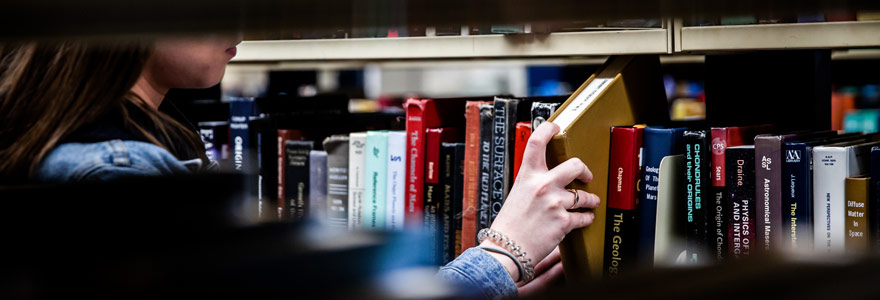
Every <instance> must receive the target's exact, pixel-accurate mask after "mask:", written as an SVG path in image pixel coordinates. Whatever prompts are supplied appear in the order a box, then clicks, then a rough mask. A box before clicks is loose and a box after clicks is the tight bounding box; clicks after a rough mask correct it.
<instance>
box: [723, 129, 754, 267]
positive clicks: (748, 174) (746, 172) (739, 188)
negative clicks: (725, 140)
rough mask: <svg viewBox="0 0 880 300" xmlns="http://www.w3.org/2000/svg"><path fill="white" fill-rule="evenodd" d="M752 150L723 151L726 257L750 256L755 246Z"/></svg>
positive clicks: (735, 149)
mask: <svg viewBox="0 0 880 300" xmlns="http://www.w3.org/2000/svg"><path fill="white" fill-rule="evenodd" d="M755 160H756V159H755V146H754V145H746V146H736V147H728V148H727V162H726V164H727V167H726V169H727V190H728V198H729V199H730V203H729V206H728V214H729V215H730V227H729V228H728V231H727V232H728V234H727V244H728V246H729V249H730V257H732V258H735V259H739V258H745V257H748V256H750V255H751V253H752V250H753V248H754V247H755V246H756V244H755V229H756V228H755V220H754V218H755V198H754V197H755V180H754V179H755V163H754V161H755Z"/></svg>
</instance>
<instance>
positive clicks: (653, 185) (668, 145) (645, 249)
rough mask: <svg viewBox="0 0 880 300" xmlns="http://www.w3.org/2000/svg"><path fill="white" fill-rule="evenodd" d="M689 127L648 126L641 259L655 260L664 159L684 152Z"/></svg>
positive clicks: (641, 188) (641, 205) (641, 207)
mask: <svg viewBox="0 0 880 300" xmlns="http://www.w3.org/2000/svg"><path fill="white" fill-rule="evenodd" d="M684 130H685V128H660V127H646V128H645V129H644V137H643V143H642V145H643V148H644V150H642V161H643V164H642V165H643V167H642V173H641V174H640V176H641V183H640V184H639V202H638V203H639V204H638V205H639V210H638V211H639V218H638V219H639V229H638V232H639V234H638V238H639V242H638V250H637V253H636V255H637V258H638V261H639V262H642V263H648V262H652V261H655V259H654V258H653V255H654V252H655V251H654V245H655V242H654V232H655V226H656V224H657V221H656V218H657V184H658V181H659V180H660V162H661V161H662V160H663V158H664V157H666V156H669V155H674V154H679V153H681V149H682V148H683V146H682V134H683V133H684Z"/></svg>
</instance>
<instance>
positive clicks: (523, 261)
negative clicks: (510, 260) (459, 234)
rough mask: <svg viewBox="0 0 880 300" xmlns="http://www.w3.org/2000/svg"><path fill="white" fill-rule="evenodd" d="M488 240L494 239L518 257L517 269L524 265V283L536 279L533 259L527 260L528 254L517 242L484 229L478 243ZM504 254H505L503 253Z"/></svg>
mask: <svg viewBox="0 0 880 300" xmlns="http://www.w3.org/2000/svg"><path fill="white" fill-rule="evenodd" d="M486 238H490V239H492V241H494V242H495V243H496V244H498V245H500V246H501V247H503V248H504V249H507V250H510V252H512V253H513V255H514V256H515V257H516V259H515V260H514V262H516V263H517V267H519V265H522V269H521V270H520V275H519V279H520V281H523V282H529V281H532V279H535V266H534V265H532V259H531V258H526V252H525V251H522V247H520V246H518V245H516V242H514V241H512V240H510V238H508V237H507V236H506V235H503V234H501V233H500V232H498V231H495V230H492V229H489V228H483V229H482V230H480V232H479V233H477V240H478V243H482V242H483V241H484V240H486ZM502 254H503V253H502Z"/></svg>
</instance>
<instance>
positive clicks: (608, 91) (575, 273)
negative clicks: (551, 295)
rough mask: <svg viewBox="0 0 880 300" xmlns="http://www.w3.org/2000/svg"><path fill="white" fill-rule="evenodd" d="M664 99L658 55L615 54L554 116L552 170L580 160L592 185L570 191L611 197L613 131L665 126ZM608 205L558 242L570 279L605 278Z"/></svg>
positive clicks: (550, 146) (579, 185)
mask: <svg viewBox="0 0 880 300" xmlns="http://www.w3.org/2000/svg"><path fill="white" fill-rule="evenodd" d="M624 81H625V82H624ZM665 99H666V96H665V91H664V88H663V80H662V75H661V74H660V62H659V58H658V57H657V56H652V55H645V56H612V57H611V58H609V59H608V61H607V62H606V63H605V65H603V66H602V67H601V68H600V69H599V71H598V72H597V73H596V74H594V75H592V76H590V78H589V79H587V81H586V82H584V83H583V84H582V85H581V87H580V88H578V89H577V91H575V92H574V93H572V95H571V97H569V99H568V100H566V101H565V103H563V104H562V106H560V107H559V109H557V111H556V113H554V114H553V116H552V117H550V119H549V121H550V122H553V123H555V124H556V125H558V126H559V127H560V129H561V130H560V132H559V133H558V134H557V135H556V136H554V137H553V138H552V140H551V141H550V143H549V144H548V146H547V164H548V167H551V168H552V167H554V166H556V165H558V164H560V163H562V162H564V161H566V160H568V159H570V158H578V159H580V160H581V161H583V162H584V163H585V164H586V165H587V166H589V168H590V169H591V170H592V172H593V175H594V177H593V180H592V182H590V183H589V184H585V183H582V182H579V181H575V182H572V184H571V185H570V186H569V187H571V188H575V189H581V190H586V191H587V192H591V193H594V194H596V195H598V196H599V198H600V199H607V197H606V195H607V188H608V158H609V153H608V151H609V148H610V145H609V143H610V141H611V130H609V128H611V127H613V126H624V125H630V124H665V123H666V122H668V119H669V115H668V114H666V113H657V112H666V111H668V109H667V104H666V103H667V102H666V101H665ZM606 205H607V204H606V203H601V204H600V205H599V207H597V208H596V209H594V210H593V212H594V213H595V219H594V221H593V225H591V226H589V227H587V228H585V229H576V230H574V231H572V232H571V233H569V234H568V235H566V237H565V238H564V239H563V241H562V243H561V244H560V248H559V249H560V251H561V254H562V263H563V265H564V268H565V270H566V273H565V275H566V278H568V279H569V280H572V281H583V280H588V279H589V278H601V276H602V273H603V268H602V266H603V261H604V259H603V257H604V250H605V247H604V244H605V217H606V209H605V208H606Z"/></svg>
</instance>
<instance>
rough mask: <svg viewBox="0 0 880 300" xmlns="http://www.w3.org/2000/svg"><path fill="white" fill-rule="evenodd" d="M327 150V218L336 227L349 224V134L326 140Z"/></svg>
mask: <svg viewBox="0 0 880 300" xmlns="http://www.w3.org/2000/svg"><path fill="white" fill-rule="evenodd" d="M323 144H324V150H325V151H327V220H328V224H329V225H330V226H332V227H335V228H349V226H348V172H349V171H348V155H349V153H348V152H349V151H348V149H349V148H348V144H349V140H348V135H334V136H330V137H328V138H327V139H325V140H324V143H323Z"/></svg>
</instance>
